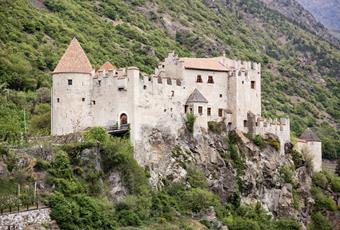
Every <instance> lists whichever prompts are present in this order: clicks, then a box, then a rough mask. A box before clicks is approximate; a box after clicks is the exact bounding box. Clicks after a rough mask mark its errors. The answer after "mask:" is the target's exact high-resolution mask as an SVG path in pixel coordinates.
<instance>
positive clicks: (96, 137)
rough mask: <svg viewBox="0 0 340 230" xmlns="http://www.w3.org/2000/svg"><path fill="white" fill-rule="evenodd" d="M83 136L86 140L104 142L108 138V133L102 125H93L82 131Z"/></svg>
mask: <svg viewBox="0 0 340 230" xmlns="http://www.w3.org/2000/svg"><path fill="white" fill-rule="evenodd" d="M83 135H84V138H85V141H87V142H94V143H96V142H99V143H101V144H105V143H106V142H107V141H108V140H109V134H108V133H107V131H106V130H105V129H104V128H102V127H94V128H91V129H90V130H88V131H86V132H84V134H83Z"/></svg>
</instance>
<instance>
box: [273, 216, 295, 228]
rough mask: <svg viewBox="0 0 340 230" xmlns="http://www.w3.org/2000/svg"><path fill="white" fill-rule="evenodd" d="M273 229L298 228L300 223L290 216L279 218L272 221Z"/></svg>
mask: <svg viewBox="0 0 340 230" xmlns="http://www.w3.org/2000/svg"><path fill="white" fill-rule="evenodd" d="M273 229H274V230H300V229H301V225H300V224H299V223H298V222H297V221H296V220H294V219H292V218H281V219H278V220H276V221H275V222H274V226H273Z"/></svg>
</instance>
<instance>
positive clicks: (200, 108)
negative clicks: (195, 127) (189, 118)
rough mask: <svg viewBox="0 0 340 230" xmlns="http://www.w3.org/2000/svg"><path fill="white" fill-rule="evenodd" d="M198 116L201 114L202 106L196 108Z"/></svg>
mask: <svg viewBox="0 0 340 230" xmlns="http://www.w3.org/2000/svg"><path fill="white" fill-rule="evenodd" d="M198 114H199V115H202V114H203V107H202V106H198Z"/></svg>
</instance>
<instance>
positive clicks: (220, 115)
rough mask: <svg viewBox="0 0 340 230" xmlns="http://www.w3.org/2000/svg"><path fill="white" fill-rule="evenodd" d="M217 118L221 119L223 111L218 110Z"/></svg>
mask: <svg viewBox="0 0 340 230" xmlns="http://www.w3.org/2000/svg"><path fill="white" fill-rule="evenodd" d="M218 116H219V117H222V116H223V109H218Z"/></svg>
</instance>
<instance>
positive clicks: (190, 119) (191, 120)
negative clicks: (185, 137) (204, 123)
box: [184, 113, 196, 133]
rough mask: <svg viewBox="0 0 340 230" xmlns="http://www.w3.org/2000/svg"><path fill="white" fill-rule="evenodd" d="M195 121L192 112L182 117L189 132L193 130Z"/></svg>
mask: <svg viewBox="0 0 340 230" xmlns="http://www.w3.org/2000/svg"><path fill="white" fill-rule="evenodd" d="M195 121H196V116H195V115H194V114H193V113H187V114H186V118H185V119H184V124H185V127H186V128H187V130H188V131H189V132H190V133H193V132H194V124H195Z"/></svg>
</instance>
